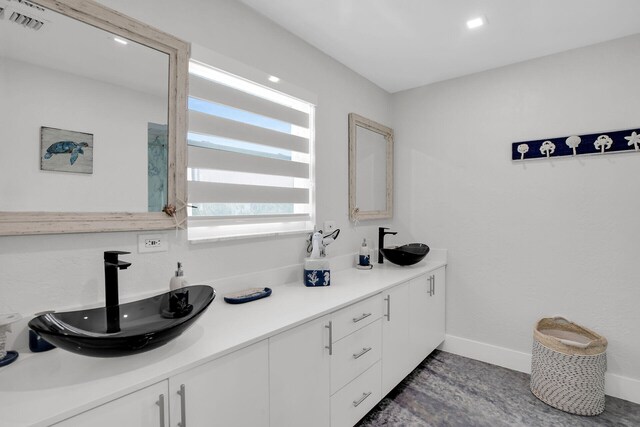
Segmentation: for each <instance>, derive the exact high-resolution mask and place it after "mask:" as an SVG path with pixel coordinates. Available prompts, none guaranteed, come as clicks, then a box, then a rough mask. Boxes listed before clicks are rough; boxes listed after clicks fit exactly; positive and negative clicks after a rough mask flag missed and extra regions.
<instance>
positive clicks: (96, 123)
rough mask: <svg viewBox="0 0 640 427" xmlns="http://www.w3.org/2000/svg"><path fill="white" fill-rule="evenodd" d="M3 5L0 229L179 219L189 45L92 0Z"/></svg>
mask: <svg viewBox="0 0 640 427" xmlns="http://www.w3.org/2000/svg"><path fill="white" fill-rule="evenodd" d="M0 7H2V8H3V9H4V19H1V20H0V38H1V39H2V40H3V44H4V46H3V49H0V79H2V81H3V83H5V84H3V85H2V86H0V89H1V90H2V94H1V96H0V113H1V114H2V116H3V117H5V118H7V125H6V126H5V125H3V126H2V129H0V157H4V158H5V160H7V163H9V164H8V165H7V167H3V168H2V170H0V235H24V234H56V233H84V232H106V231H128V230H160V229H168V228H173V227H176V225H177V224H181V223H183V222H184V220H185V219H186V206H185V203H186V197H187V196H186V177H185V175H186V111H187V82H188V61H189V54H190V52H189V51H190V46H189V44H188V43H186V42H184V41H182V40H179V39H177V38H176V37H174V36H171V35H169V34H167V33H164V32H162V31H160V30H157V29H155V28H152V27H150V26H148V25H146V24H144V23H142V22H139V21H136V20H134V19H131V18H129V17H127V16H125V15H122V14H121V13H119V12H117V11H115V10H112V9H109V8H107V7H105V6H102V5H100V4H99V3H96V2H94V1H84V0H34V1H30V0H29V1H26V0H25V1H21V2H17V1H9V0H0ZM167 206H168V207H169V209H165V208H166V207H167ZM171 207H174V209H175V213H174V214H173V216H171V215H169V214H168V213H166V212H165V211H168V212H169V213H172V209H171ZM163 210H164V211H163Z"/></svg>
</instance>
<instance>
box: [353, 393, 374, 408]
mask: <svg viewBox="0 0 640 427" xmlns="http://www.w3.org/2000/svg"><path fill="white" fill-rule="evenodd" d="M369 396H371V392H369V393H362V397H361V398H360V399H358V400H354V401H353V406H354V407H356V408H357V407H358V406H360V404H361V403H362V402H364V400H365V399H366V398H367V397H369Z"/></svg>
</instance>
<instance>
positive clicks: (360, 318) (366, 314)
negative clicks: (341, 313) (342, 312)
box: [353, 313, 371, 323]
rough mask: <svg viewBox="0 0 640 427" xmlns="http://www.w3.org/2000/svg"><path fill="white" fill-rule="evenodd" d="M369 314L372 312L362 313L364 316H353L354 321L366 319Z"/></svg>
mask: <svg viewBox="0 0 640 427" xmlns="http://www.w3.org/2000/svg"><path fill="white" fill-rule="evenodd" d="M369 316H371V313H362V316H360V317H354V318H353V323H358V322H359V321H361V320H362V319H366V318H367V317H369Z"/></svg>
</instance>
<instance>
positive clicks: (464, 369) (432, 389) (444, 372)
mask: <svg viewBox="0 0 640 427" xmlns="http://www.w3.org/2000/svg"><path fill="white" fill-rule="evenodd" d="M378 426H387V427H391V426H394V427H396V426H411V427H413V426H416V427H418V426H420V427H422V426H425V427H426V426H429V427H441V426H450V427H485V426H486V427H489V426H491V427H515V426H526V427H533V426H535V427H537V426H553V427H565V426H568V427H569V426H621V427H622V426H624V427H627V426H628V427H640V405H638V404H634V403H631V402H628V401H626V400H621V399H616V398H613V397H609V396H607V398H606V406H605V411H604V412H603V413H602V414H600V415H598V416H596V417H583V416H578V415H572V414H568V413H566V412H562V411H560V410H557V409H555V408H553V407H551V406H548V405H546V404H545V403H543V402H542V401H540V400H538V399H537V398H536V397H535V396H534V395H533V394H532V393H531V391H530V390H529V375H527V374H524V373H521V372H516V371H512V370H510V369H506V368H501V367H499V366H495V365H490V364H488V363H484V362H479V361H476V360H472V359H467V358H465V357H461V356H457V355H454V354H451V353H446V352H442V351H438V350H436V351H435V352H433V353H432V354H431V355H430V356H429V357H427V358H426V359H425V360H424V361H423V362H422V363H421V364H420V366H418V367H417V368H416V369H415V370H414V371H413V372H412V373H411V374H410V375H409V376H408V377H407V378H405V379H404V381H402V382H401V383H400V384H399V385H398V386H397V387H396V388H395V389H393V390H392V391H391V392H390V393H389V394H388V395H387V396H386V397H385V398H384V399H383V400H382V401H381V402H380V403H379V404H378V405H377V406H376V407H375V408H373V409H372V410H371V411H370V412H369V414H367V416H365V417H364V418H363V419H362V420H361V421H360V422H359V423H358V424H357V427H378Z"/></svg>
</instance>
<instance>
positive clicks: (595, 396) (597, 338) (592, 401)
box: [531, 317, 607, 415]
mask: <svg viewBox="0 0 640 427" xmlns="http://www.w3.org/2000/svg"><path fill="white" fill-rule="evenodd" d="M606 350H607V340H606V338H604V337H603V336H601V335H598V334H597V333H595V332H593V331H591V330H589V329H587V328H585V327H583V326H580V325H576V324H575V323H573V322H570V321H568V320H567V319H564V318H562V317H553V318H545V319H541V320H540V321H538V323H537V324H536V328H535V330H534V332H533V357H532V358H531V392H532V393H533V394H534V395H535V396H536V397H537V398H538V399H540V400H542V401H543V402H544V403H546V404H548V405H551V406H553V407H554V408H557V409H560V410H562V411H565V412H569V413H572V414H577V415H598V414H600V413H602V411H604V373H605V371H606V370H607V354H606Z"/></svg>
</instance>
